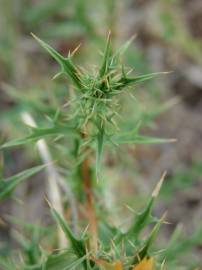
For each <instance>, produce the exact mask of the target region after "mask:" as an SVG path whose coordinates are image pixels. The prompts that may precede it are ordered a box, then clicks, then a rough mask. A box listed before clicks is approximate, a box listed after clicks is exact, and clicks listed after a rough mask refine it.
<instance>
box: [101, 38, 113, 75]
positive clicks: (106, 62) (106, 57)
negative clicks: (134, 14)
mask: <svg viewBox="0 0 202 270" xmlns="http://www.w3.org/2000/svg"><path fill="white" fill-rule="evenodd" d="M110 45H111V38H110V33H109V35H108V38H107V44H106V48H105V52H104V55H103V61H102V65H101V67H100V71H99V76H100V78H102V77H103V76H104V75H105V74H107V73H108V67H109V59H110Z"/></svg>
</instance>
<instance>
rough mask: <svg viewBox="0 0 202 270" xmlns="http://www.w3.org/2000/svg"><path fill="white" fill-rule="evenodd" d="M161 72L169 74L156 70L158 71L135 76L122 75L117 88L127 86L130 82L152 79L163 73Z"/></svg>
mask: <svg viewBox="0 0 202 270" xmlns="http://www.w3.org/2000/svg"><path fill="white" fill-rule="evenodd" d="M161 74H167V72H156V73H149V74H144V75H140V76H135V77H131V78H129V77H125V76H124V77H122V78H121V79H120V80H119V81H118V85H117V87H116V90H119V89H121V88H123V87H126V86H128V85H130V84H136V83H141V82H144V81H147V80H151V79H153V78H154V77H156V76H158V75H161Z"/></svg>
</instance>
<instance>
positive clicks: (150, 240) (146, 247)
mask: <svg viewBox="0 0 202 270" xmlns="http://www.w3.org/2000/svg"><path fill="white" fill-rule="evenodd" d="M165 216H166V214H164V215H163V216H162V218H161V219H159V221H158V222H157V224H156V225H155V226H154V228H153V230H152V231H151V233H150V235H149V237H148V238H147V240H146V242H145V245H144V247H143V249H142V250H141V251H140V252H139V254H138V256H137V258H140V259H141V260H142V259H143V258H145V257H146V256H147V255H148V250H149V248H150V247H151V245H152V243H153V242H154V240H155V238H156V236H157V234H158V232H159V229H160V227H161V225H162V223H163V222H164V220H165Z"/></svg>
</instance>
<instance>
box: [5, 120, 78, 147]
mask: <svg viewBox="0 0 202 270" xmlns="http://www.w3.org/2000/svg"><path fill="white" fill-rule="evenodd" d="M69 133H71V135H72V136H76V133H75V128H73V127H69V126H67V125H66V126H64V125H55V126H53V127H50V128H35V127H31V134H30V135H29V136H27V137H25V138H21V139H16V140H12V141H9V142H6V143H4V144H2V145H1V146H0V149H5V148H10V147H14V146H19V145H24V144H27V143H30V142H35V141H38V140H40V139H43V138H44V137H48V136H57V135H66V134H69Z"/></svg>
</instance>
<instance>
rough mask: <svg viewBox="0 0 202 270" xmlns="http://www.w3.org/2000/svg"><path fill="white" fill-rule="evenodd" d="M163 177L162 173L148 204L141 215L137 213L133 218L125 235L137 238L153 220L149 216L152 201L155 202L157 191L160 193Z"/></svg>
mask: <svg viewBox="0 0 202 270" xmlns="http://www.w3.org/2000/svg"><path fill="white" fill-rule="evenodd" d="M165 175H166V173H165V172H164V173H163V175H162V177H161V179H160V180H159V182H158V183H157V185H156V187H155V189H154V191H153V193H152V197H151V198H150V199H149V202H148V204H147V206H146V207H145V209H144V210H143V211H142V212H141V213H139V214H137V215H136V216H135V219H134V223H133V224H132V226H131V228H130V229H129V231H128V233H127V235H133V236H136V237H137V236H138V235H139V233H140V232H141V231H142V230H143V229H144V227H145V226H146V225H147V224H148V223H149V222H150V221H152V220H153V218H152V216H151V211H152V207H153V205H154V201H155V199H156V197H157V196H158V194H159V191H160V189H161V186H162V184H163V181H164V178H165Z"/></svg>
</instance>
